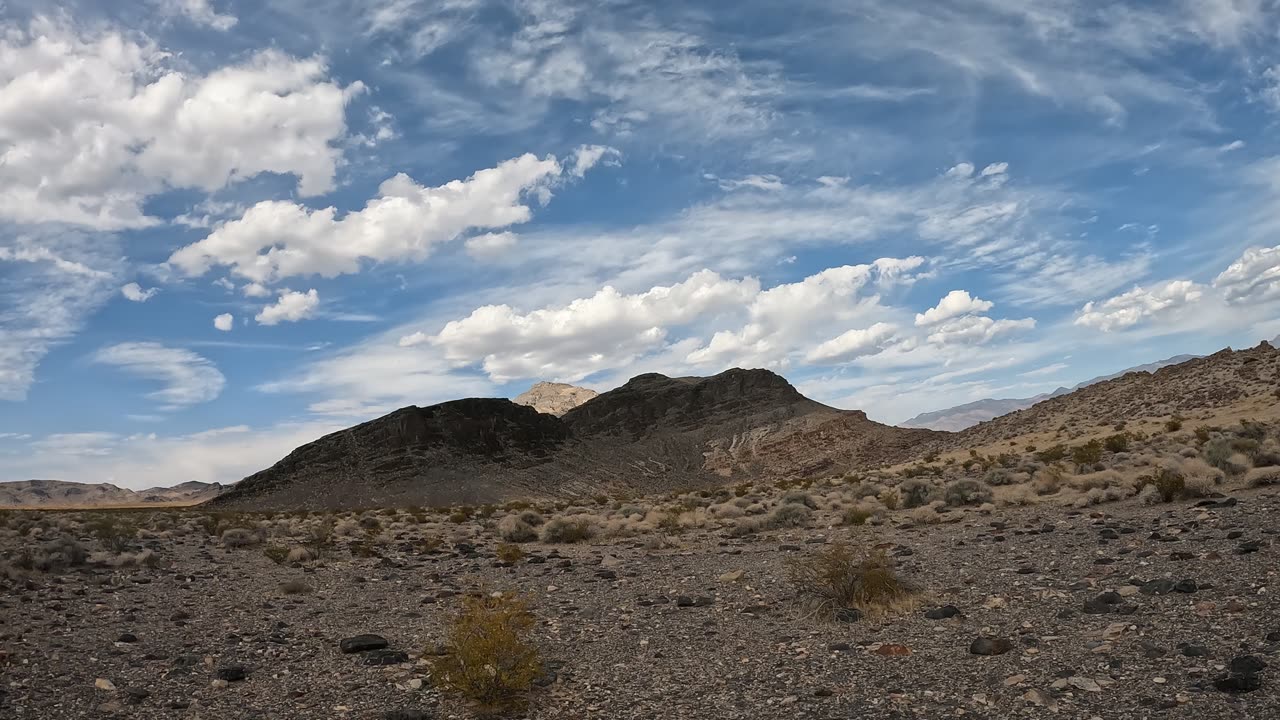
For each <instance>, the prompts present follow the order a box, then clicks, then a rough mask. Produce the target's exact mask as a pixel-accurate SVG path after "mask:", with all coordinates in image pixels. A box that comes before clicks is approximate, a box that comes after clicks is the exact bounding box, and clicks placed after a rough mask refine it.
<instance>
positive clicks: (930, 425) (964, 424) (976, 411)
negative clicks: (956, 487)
mask: <svg viewBox="0 0 1280 720" xmlns="http://www.w3.org/2000/svg"><path fill="white" fill-rule="evenodd" d="M1197 357H1199V356H1197V355H1175V356H1173V357H1171V358H1165V359H1164V360H1157V361H1156V362H1153V363H1147V364H1145V365H1138V366H1136V367H1131V368H1127V369H1125V370H1121V371H1120V372H1118V373H1112V374H1111V375H1102V376H1100V377H1096V378H1093V379H1091V380H1086V381H1084V382H1082V383H1080V384H1079V385H1076V386H1075V387H1072V388H1065V387H1060V388H1058V389H1057V390H1054V391H1053V392H1051V393H1041V394H1039V395H1034V396H1032V397H1027V398H984V399H982V400H975V401H973V402H971V403H965V404H963V405H956V406H955V407H949V408H945V409H943V410H934V411H933V412H927V413H921V414H919V415H917V416H915V417H913V418H911V419H910V420H907V421H906V422H903V423H900V424H899V427H907V428H926V429H929V430H945V431H947V432H956V431H959V430H964V429H965V428H969V427H973V426H974V425H977V424H978V423H980V422H986V421H987V420H992V419H994V418H997V417H1000V416H1001V415H1006V414H1008V413H1011V412H1016V411H1018V410H1025V409H1027V408H1029V407H1031V406H1032V405H1035V404H1036V403H1038V402H1040V401H1042V400H1048V399H1049V398H1053V397H1058V396H1059V395H1066V394H1067V393H1070V392H1074V391H1076V390H1079V389H1081V388H1086V387H1089V386H1090V385H1096V384H1098V383H1100V382H1106V381H1107V380H1114V379H1115V378H1118V377H1121V376H1124V375H1127V374H1128V373H1131V372H1146V373H1151V372H1155V371H1156V370H1159V369H1160V368H1163V367H1168V366H1170V365H1177V364H1179V363H1184V362H1186V361H1188V360H1194V359H1195V358H1197Z"/></svg>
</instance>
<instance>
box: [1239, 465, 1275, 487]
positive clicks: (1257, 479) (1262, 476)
mask: <svg viewBox="0 0 1280 720" xmlns="http://www.w3.org/2000/svg"><path fill="white" fill-rule="evenodd" d="M1244 481H1245V484H1246V485H1248V486H1249V487H1251V488H1257V487H1265V486H1267V485H1280V467H1276V466H1267V467H1260V468H1254V469H1252V470H1250V471H1249V472H1247V473H1245V476H1244Z"/></svg>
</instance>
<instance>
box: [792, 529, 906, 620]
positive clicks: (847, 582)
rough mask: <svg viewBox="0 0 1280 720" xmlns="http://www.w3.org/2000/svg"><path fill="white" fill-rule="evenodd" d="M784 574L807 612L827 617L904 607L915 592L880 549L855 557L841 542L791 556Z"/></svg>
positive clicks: (879, 611) (873, 612) (877, 612)
mask: <svg viewBox="0 0 1280 720" xmlns="http://www.w3.org/2000/svg"><path fill="white" fill-rule="evenodd" d="M787 575H788V578H789V579H790V581H791V584H792V586H793V587H795V589H796V592H797V594H798V595H799V596H800V601H801V603H802V605H803V606H804V607H805V608H806V609H807V610H808V612H809V613H810V615H811V616H815V617H824V618H827V619H833V618H834V617H835V616H836V614H837V613H838V612H839V611H840V610H844V609H847V608H854V609H857V610H860V611H861V612H863V613H867V614H882V613H885V612H888V611H892V610H898V609H905V606H907V605H908V604H909V601H910V600H911V599H912V598H913V597H914V596H915V595H916V590H915V589H914V588H913V587H911V586H910V585H909V584H907V583H906V582H904V581H902V580H901V579H899V578H898V574H897V573H896V572H895V571H894V568H893V564H892V563H891V562H890V561H889V558H888V556H886V555H885V554H884V552H883V551H879V550H876V551H872V552H869V553H867V554H865V555H861V556H859V555H858V554H856V553H854V552H853V550H851V549H850V548H849V546H848V545H847V544H845V543H842V542H837V543H833V544H831V545H829V546H827V547H825V548H823V549H822V550H820V551H818V552H817V553H814V554H813V555H810V556H808V557H799V558H797V559H795V560H794V561H792V563H791V564H790V565H789V567H788V568H787Z"/></svg>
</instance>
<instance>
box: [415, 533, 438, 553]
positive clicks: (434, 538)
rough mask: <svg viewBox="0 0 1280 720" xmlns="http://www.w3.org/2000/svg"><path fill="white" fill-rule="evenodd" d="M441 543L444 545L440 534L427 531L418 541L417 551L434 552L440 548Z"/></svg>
mask: <svg viewBox="0 0 1280 720" xmlns="http://www.w3.org/2000/svg"><path fill="white" fill-rule="evenodd" d="M441 545H444V538H443V537H441V536H440V533H427V534H426V535H423V536H422V539H421V540H419V541H418V552H420V553H430V552H435V551H436V550H439V549H440V546H441Z"/></svg>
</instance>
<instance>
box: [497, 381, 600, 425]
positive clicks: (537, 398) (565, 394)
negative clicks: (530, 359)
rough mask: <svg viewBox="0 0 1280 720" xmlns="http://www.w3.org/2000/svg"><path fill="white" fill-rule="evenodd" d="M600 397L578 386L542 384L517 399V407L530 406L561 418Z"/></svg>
mask: <svg viewBox="0 0 1280 720" xmlns="http://www.w3.org/2000/svg"><path fill="white" fill-rule="evenodd" d="M596 395H599V393H597V392H596V391H595V390H590V389H587V388H584V387H578V386H577V385H567V384H565V383H553V382H540V383H537V384H536V385H534V386H533V387H531V388H529V389H528V390H526V391H524V392H522V393H520V394H519V395H517V396H516V397H515V399H514V400H512V401H511V402H514V403H515V404H517V405H528V406H529V407H531V408H533V409H534V410H537V411H538V412H540V413H546V414H548V415H555V416H556V417H560V416H561V415H564V414H565V413H567V412H569V411H570V410H572V409H574V408H576V407H578V406H579V405H581V404H582V403H584V402H586V401H588V400H590V399H591V398H593V397H595V396H596Z"/></svg>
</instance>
